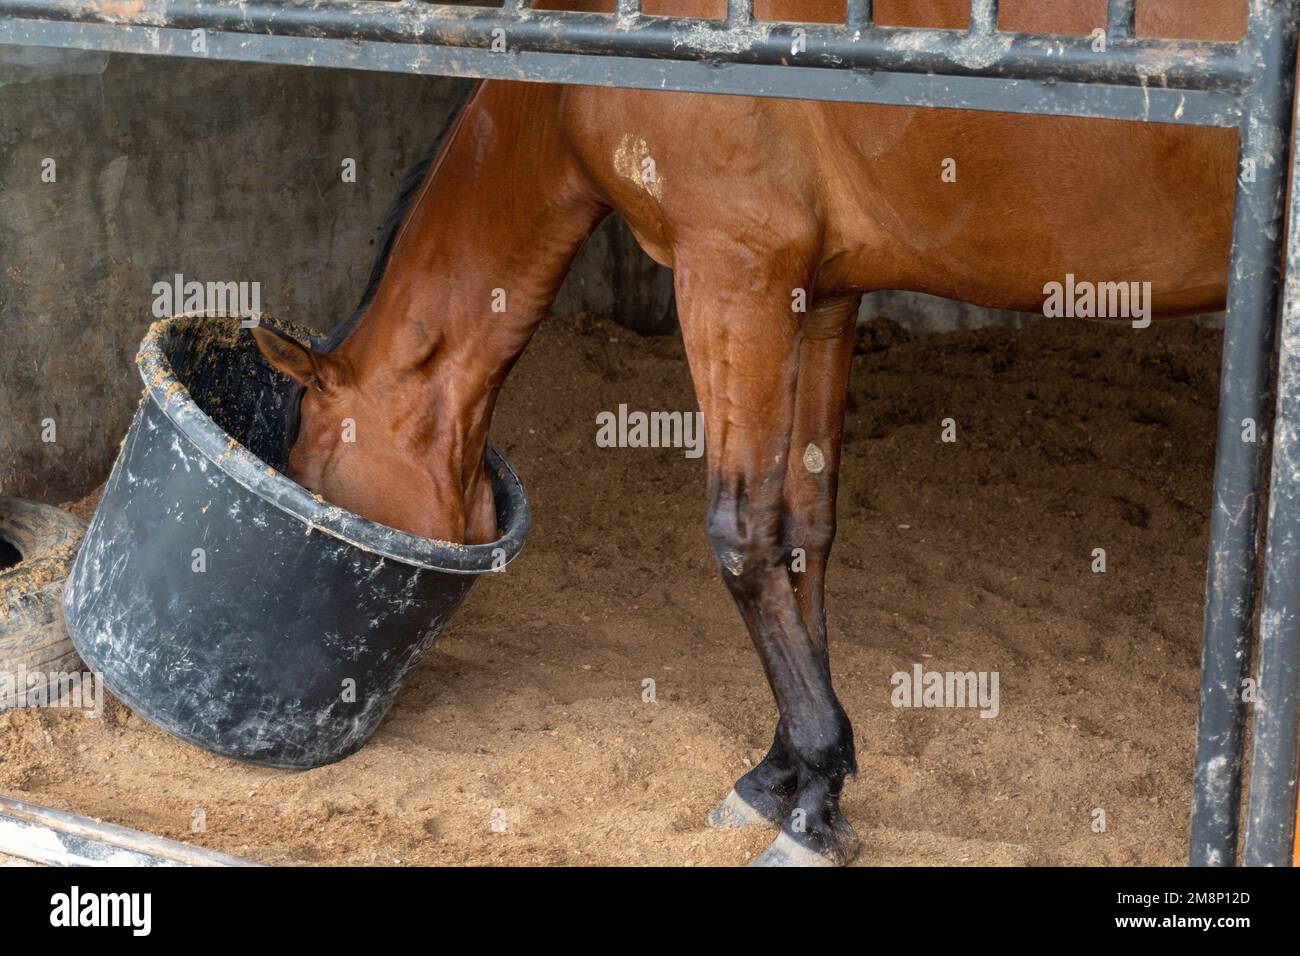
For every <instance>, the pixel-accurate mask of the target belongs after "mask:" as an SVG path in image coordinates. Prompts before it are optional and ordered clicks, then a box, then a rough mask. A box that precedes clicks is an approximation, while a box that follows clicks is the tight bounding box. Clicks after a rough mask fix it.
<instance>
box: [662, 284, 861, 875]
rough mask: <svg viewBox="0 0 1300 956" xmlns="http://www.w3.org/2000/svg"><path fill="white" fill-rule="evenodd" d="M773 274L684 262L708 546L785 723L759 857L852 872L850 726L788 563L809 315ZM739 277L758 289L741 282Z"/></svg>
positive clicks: (685, 325)
mask: <svg viewBox="0 0 1300 956" xmlns="http://www.w3.org/2000/svg"><path fill="white" fill-rule="evenodd" d="M773 275H779V272H777V271H776V270H771V271H770V272H764V273H763V274H760V275H750V276H736V275H734V274H733V275H729V276H728V277H727V279H728V283H719V282H718V281H717V278H718V277H717V276H716V275H709V276H707V279H708V280H709V281H705V279H706V277H705V276H702V275H698V274H696V273H694V272H693V271H692V270H691V269H690V268H689V266H686V265H683V264H681V263H679V267H678V302H679V307H680V308H681V311H682V332H683V337H684V339H685V342H686V348H687V353H688V356H689V358H690V363H691V370H692V374H693V376H694V378H695V382H696V390H697V393H698V396H699V399H700V405H701V408H702V410H703V412H704V416H705V433H706V435H707V436H708V462H709V482H708V485H709V492H708V496H709V503H708V533H709V542H710V544H711V546H712V548H713V552H714V555H715V557H716V559H717V562H718V566H719V568H720V570H721V572H722V577H723V580H724V581H725V582H726V585H727V587H728V589H729V590H730V591H731V594H732V597H733V598H734V600H735V602H736V606H737V608H738V609H739V611H740V614H741V616H742V618H743V619H744V621H745V624H746V626H747V628H748V630H749V634H750V638H751V639H752V641H753V643H754V646H755V648H756V649H757V651H758V653H759V657H760V658H761V659H762V662H763V667H764V670H765V671H766V673H767V678H768V683H769V684H770V686H771V688H772V693H773V695H774V697H775V698H776V704H777V710H778V712H779V715H780V719H779V723H778V728H777V755H776V756H774V757H773V758H772V760H771V762H770V763H769V768H771V769H774V770H777V771H778V774H777V776H779V777H780V778H782V779H783V780H785V781H786V784H785V790H786V795H785V796H783V798H782V799H781V803H782V804H785V805H788V812H785V813H783V814H782V815H781V818H780V819H781V833H780V834H779V835H778V837H777V839H776V841H775V842H774V843H773V845H772V846H771V847H770V848H769V849H768V850H767V851H766V852H765V853H764V854H763V855H762V856H761V857H760V858H759V860H758V861H756V862H759V863H764V864H786V865H790V864H794V865H816V864H828V863H843V862H846V861H847V860H848V859H849V858H851V857H852V856H853V854H854V853H855V852H856V847H857V841H856V837H854V836H853V834H852V830H851V828H849V827H848V826H847V824H845V823H844V821H843V817H842V815H841V814H840V811H839V795H840V791H841V789H842V787H843V782H844V778H845V777H846V776H847V775H848V774H850V773H853V772H855V771H856V761H855V756H854V749H853V730H852V727H851V726H850V724H849V720H848V717H847V715H846V714H845V713H844V709H843V707H841V706H840V702H839V700H838V699H837V698H836V696H835V692H834V690H833V688H832V687H831V677H830V669H829V667H828V665H827V659H826V654H825V641H824V635H823V639H822V640H820V642H819V641H818V640H817V639H815V638H814V635H813V634H812V633H810V630H809V628H808V626H807V624H806V623H805V621H804V611H803V608H802V607H801V602H800V598H799V597H798V595H797V594H796V588H795V584H794V581H793V580H792V574H791V570H790V566H789V564H788V562H787V560H786V552H787V547H786V542H785V529H786V527H787V522H786V520H785V495H784V488H785V485H786V474H787V470H788V468H789V467H790V464H789V463H790V455H791V454H796V453H797V454H799V455H802V454H803V452H804V449H802V448H801V449H798V451H797V452H795V451H794V450H793V449H792V448H791V440H792V437H793V435H794V433H795V421H796V418H797V410H798V408H799V400H798V379H799V362H800V350H801V341H802V336H801V333H800V328H799V326H800V324H801V320H802V317H801V316H798V315H792V313H791V309H790V302H791V294H790V292H791V289H793V288H795V287H796V286H798V285H799V284H800V281H799V280H798V279H797V278H796V279H794V281H791V282H790V283H789V284H788V286H787V285H784V284H781V283H779V282H774V281H773V279H772V276H773ZM737 278H741V279H744V278H748V279H749V280H750V281H749V282H748V283H746V284H743V285H741V286H739V287H737V286H736V285H735V284H732V283H734V282H735V280H736V279H737ZM823 454H824V453H823ZM809 606H810V607H811V605H809ZM781 761H785V762H787V765H786V766H778V763H779V762H781ZM778 789H779V788H773V790H774V792H776V790H778ZM782 809H785V807H782Z"/></svg>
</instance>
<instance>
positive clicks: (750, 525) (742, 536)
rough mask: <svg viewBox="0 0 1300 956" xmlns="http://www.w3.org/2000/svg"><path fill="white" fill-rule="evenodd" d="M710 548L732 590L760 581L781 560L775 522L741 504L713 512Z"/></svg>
mask: <svg viewBox="0 0 1300 956" xmlns="http://www.w3.org/2000/svg"><path fill="white" fill-rule="evenodd" d="M708 522H709V524H708V529H709V545H710V547H712V549H713V557H714V559H715V560H716V561H717V562H718V567H719V569H721V571H722V576H723V578H724V579H725V580H726V581H727V584H728V585H729V586H732V587H735V586H741V585H746V584H749V583H752V582H755V581H757V580H758V579H759V578H760V577H761V576H762V573H763V572H764V571H766V570H769V569H770V568H772V567H773V566H774V565H776V564H777V563H778V562H779V561H780V559H781V546H780V543H779V541H778V535H777V527H776V522H775V521H770V520H766V519H765V517H764V516H763V515H759V514H755V513H754V509H753V508H751V507H748V506H745V505H741V504H737V503H729V504H722V505H715V506H713V507H710V509H709V519H708Z"/></svg>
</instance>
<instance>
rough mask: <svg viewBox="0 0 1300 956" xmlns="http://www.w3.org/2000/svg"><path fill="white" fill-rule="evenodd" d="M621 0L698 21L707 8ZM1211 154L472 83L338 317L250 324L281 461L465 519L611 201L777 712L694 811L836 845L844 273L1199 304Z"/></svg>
mask: <svg viewBox="0 0 1300 956" xmlns="http://www.w3.org/2000/svg"><path fill="white" fill-rule="evenodd" d="M562 5H563V6H566V7H575V8H576V7H579V6H584V5H583V4H578V3H574V4H562ZM593 6H594V5H593ZM1223 6H1229V7H1231V9H1229V10H1226V11H1225V10H1223V9H1222V7H1223ZM876 7H877V11H878V19H879V20H880V21H881V22H882V23H887V24H893V25H908V26H944V27H964V26H965V25H966V23H967V19H968V16H969V0H896V2H892V3H891V2H889V0H877V3H876ZM1105 7H1106V4H1105V0H1095V2H1093V3H1080V2H1077V0H1033V2H1028V0H1025V2H1022V3H1016V2H1014V0H1004V2H1003V9H1004V17H1003V24H1004V27H1005V28H1006V29H1019V30H1031V31H1036V32H1057V33H1075V34H1087V33H1089V32H1090V31H1091V30H1092V29H1094V28H1096V27H1097V26H1099V25H1103V26H1104V23H1105ZM1241 7H1242V9H1238V8H1237V7H1236V6H1233V5H1225V4H1221V3H1219V2H1218V0H1204V2H1191V0H1152V2H1148V3H1145V4H1142V5H1139V9H1140V11H1141V13H1142V17H1143V19H1141V20H1140V21H1139V30H1140V31H1141V32H1143V33H1145V34H1147V35H1159V36H1188V35H1191V33H1190V31H1191V30H1192V29H1195V30H1196V33H1195V35H1196V36H1197V37H1199V38H1204V39H1227V40H1231V39H1236V38H1238V37H1239V36H1240V35H1241V32H1242V28H1243V25H1244V4H1242V5H1241ZM647 8H648V12H652V13H671V14H681V15H692V16H711V17H718V16H721V15H722V14H723V12H724V9H725V4H724V3H723V2H722V0H713V2H705V0H674V2H667V0H665V2H663V3H658V4H655V3H649V4H647ZM757 12H758V15H759V16H760V17H761V18H763V19H773V20H817V21H825V22H831V21H836V20H839V19H840V18H841V17H842V15H843V3H842V0H835V2H823V0H816V2H813V0H805V2H793V0H772V2H767V3H764V2H762V0H760V2H759V3H758V11H757ZM1234 157H1235V139H1234V136H1233V134H1232V133H1231V132H1225V131H1221V130H1204V129H1196V128H1182V127H1160V126H1152V125H1142V124H1132V123H1118V122H1098V121H1085V120H1073V119H1059V118H1044V117H1033V116H1020V115H1004V114H991V113H970V112H959V111H946V110H932V109H930V110H927V109H909V108H902V107H884V106H863V105H846V104H837V103H820V102H800V101H788V100H768V99H752V98H743V97H724V96H705V95H693V94H677V93H662V92H639V91H629V90H612V89H598V88H586V87H561V86H546V85H528V84H514V83H505V82H488V83H484V84H481V85H480V86H478V87H476V88H475V90H474V92H473V94H472V96H471V98H470V100H469V101H468V103H467V105H466V106H465V107H464V108H463V109H462V110H461V112H460V113H459V115H458V117H457V118H456V119H455V121H454V124H453V125H452V127H451V128H450V129H449V131H448V132H447V135H446V138H445V142H444V144H443V145H442V148H441V149H440V151H439V152H438V154H437V156H436V159H435V161H434V163H433V166H432V168H431V169H430V170H429V172H428V174H427V176H426V177H425V178H424V179H423V182H422V185H421V186H420V188H419V191H418V194H416V195H415V196H414V197H413V203H412V205H411V210H410V212H409V214H408V215H407V216H406V218H405V220H404V222H402V225H401V228H400V231H399V232H398V233H397V235H396V236H395V238H394V240H393V242H392V246H391V253H390V254H389V256H388V258H387V262H386V266H384V267H383V271H382V278H380V280H379V281H378V284H377V286H376V287H375V288H374V290H373V295H368V296H367V300H366V307H365V308H364V310H363V312H361V313H359V314H358V317H359V318H360V319H361V320H360V321H359V322H357V323H355V328H353V327H352V326H351V325H349V326H348V329H349V331H350V334H348V335H347V337H346V339H345V340H343V341H342V342H341V343H340V344H338V346H337V348H335V349H334V350H333V351H331V352H328V353H326V352H323V351H322V352H316V351H311V350H308V349H304V348H303V347H301V346H299V345H297V344H296V343H293V342H290V341H289V340H287V339H282V338H279V337H277V336H275V335H273V334H271V333H269V332H267V331H265V330H258V331H257V333H256V334H257V336H258V343H259V345H260V346H261V348H262V350H263V352H264V354H265V355H266V357H267V358H268V359H269V360H270V361H271V362H272V363H273V364H275V365H276V366H278V367H279V368H281V369H282V370H284V371H285V372H287V373H288V374H290V375H292V376H294V377H295V378H296V379H297V380H298V381H299V382H301V383H302V384H303V385H304V386H305V391H304V395H303V399H302V402H301V419H300V425H299V438H298V440H297V442H296V444H295V446H294V448H293V452H292V456H291V459H290V463H291V469H292V470H291V474H292V475H293V477H295V478H296V479H297V480H298V481H300V482H301V483H302V484H304V485H305V486H307V487H308V488H311V489H313V490H315V491H317V492H319V493H320V494H322V495H324V497H326V498H327V499H328V500H330V501H332V502H334V503H337V504H339V505H342V506H343V507H346V508H349V509H351V510H352V511H355V512H358V513H360V514H363V515H365V516H367V517H369V518H372V519H374V520H375V521H379V522H382V523H385V524H388V525H392V526H394V527H397V528H401V529H404V530H406V531H410V532H413V533H416V534H421V535H427V536H431V537H436V538H443V539H449V540H454V541H469V542H483V541H487V540H491V539H492V538H493V537H495V534H496V524H495V518H494V512H493V506H492V497H491V491H490V488H491V485H490V482H489V480H488V476H487V474H486V472H485V465H484V450H485V447H486V444H487V439H488V426H489V423H490V422H491V420H492V411H493V407H494V405H495V403H496V399H497V395H498V393H499V391H500V389H501V386H502V385H503V384H504V382H505V380H506V376H507V374H508V373H509V372H510V369H511V367H512V366H513V365H514V363H515V361H516V359H518V358H519V355H520V353H521V352H522V351H523V349H524V347H525V346H526V345H527V344H528V341H529V338H530V336H531V335H532V333H533V330H534V329H535V328H536V326H537V324H538V322H539V321H540V320H541V318H542V316H543V314H544V313H545V311H546V309H547V306H548V305H549V303H550V302H551V299H552V298H553V296H554V295H555V293H556V291H557V289H558V287H559V285H560V282H561V280H562V279H563V277H564V275H565V272H566V270H567V269H568V267H569V264H570V262H571V260H572V259H573V257H574V254H575V253H576V251H577V250H578V248H579V247H580V246H581V245H582V243H583V241H584V240H585V239H586V238H587V236H588V235H589V234H590V233H591V231H592V230H593V229H594V228H595V227H596V225H597V224H598V223H599V222H600V221H601V219H602V218H603V217H604V216H606V215H607V214H608V213H609V212H610V211H611V210H615V211H617V212H619V213H620V214H621V215H622V216H623V217H624V218H625V219H626V220H627V222H628V223H629V224H630V225H631V228H632V230H633V232H634V233H635V235H636V237H637V239H638V241H639V242H640V243H641V245H642V247H643V248H644V249H645V251H646V252H647V253H648V254H649V255H650V256H652V257H653V258H654V259H655V260H657V261H658V262H660V263H662V264H663V265H666V266H669V267H671V268H672V269H673V270H674V275H675V284H676V294H677V304H678V311H679V314H680V317H681V329H682V336H683V338H684V341H685V346H686V352H687V356H688V359H689V363H690V368H691V373H692V375H693V378H694V381H695V386H696V391H697V395H698V398H699V403H700V407H701V409H702V411H703V413H704V421H705V432H706V434H707V435H708V451H707V462H708V476H709V477H708V521H707V527H708V539H709V542H710V544H711V545H712V548H713V551H714V553H715V555H716V557H717V561H718V564H719V566H720V568H721V571H722V577H723V579H724V580H725V581H726V584H727V586H728V588H729V589H730V590H731V593H732V595H733V596H734V598H735V601H736V604H737V606H738V608H739V609H740V613H741V616H742V617H743V618H744V621H745V624H746V626H747V627H748V629H749V634H750V636H751V638H752V639H753V642H754V645H755V647H756V648H757V650H758V653H759V655H760V656H761V658H762V660H763V665H764V667H765V669H766V672H767V677H768V680H769V682H770V684H771V688H772V692H773V694H774V696H775V698H776V704H777V708H778V711H779V720H778V723H777V728H776V738H775V741H774V743H773V744H772V748H771V751H770V752H769V753H768V755H767V757H766V758H765V759H764V760H763V761H762V762H761V763H760V764H759V765H758V766H756V767H755V768H754V769H753V770H751V771H750V772H749V773H747V774H746V775H745V776H744V777H743V778H741V780H739V781H738V782H737V783H736V785H735V788H734V789H733V791H732V792H731V793H730V794H729V795H728V797H727V799H726V800H724V801H723V803H722V805H721V806H720V807H719V808H718V810H717V811H715V813H714V815H713V817H712V818H711V819H712V821H713V822H714V823H717V824H740V823H751V822H768V823H771V824H774V825H779V826H780V827H781V832H780V833H779V834H778V835H777V837H776V840H775V842H774V843H773V844H772V846H771V847H770V848H769V849H768V850H767V851H766V852H765V853H764V854H763V856H762V857H760V862H764V863H821V862H843V861H845V860H847V859H849V858H850V857H851V856H852V855H853V854H854V853H855V852H856V846H857V840H856V837H855V836H854V834H853V830H852V828H851V827H850V826H849V825H848V823H847V822H846V821H845V820H844V818H843V816H842V815H841V813H840V810H839V795H840V791H841V787H842V786H843V783H844V780H845V777H846V776H847V775H849V774H851V773H853V772H854V771H855V770H856V758H855V751H854V741H853V733H852V729H851V727H850V725H849V720H848V717H847V716H846V715H845V713H844V710H843V709H842V708H841V706H840V703H839V701H838V700H837V699H836V696H835V692H834V691H833V690H832V687H831V675H830V666H829V659H828V655H827V642H826V626H825V613H824V605H823V579H824V575H825V571H826V562H827V558H828V555H829V553H830V548H831V541H832V539H833V537H834V533H835V493H836V483H837V476H838V472H839V464H840V439H841V431H842V424H843V420H844V407H845V397H846V385H847V379H848V376H849V368H850V362H851V358H852V350H853V340H854V336H853V326H854V317H855V316H856V314H857V309H858V304H859V300H860V298H861V296H862V294H863V293H864V292H866V291H869V290H873V289H908V290H915V291H922V292H929V293H935V294H938V295H943V296H948V297H952V298H956V299H963V300H966V301H969V302H974V303H979V304H983V305H988V306H998V307H1003V308H1012V309H1026V310H1037V309H1040V308H1042V305H1043V296H1044V286H1045V285H1046V284H1047V283H1050V282H1063V281H1064V280H1065V277H1066V275H1067V274H1070V273H1073V274H1074V275H1076V276H1078V277H1079V278H1081V279H1087V280H1092V281H1097V282H1101V281H1126V282H1127V281H1139V280H1140V281H1144V282H1150V283H1151V284H1152V285H1151V288H1152V293H1153V299H1154V301H1153V305H1154V310H1155V311H1156V312H1157V313H1158V314H1159V313H1163V314H1166V315H1168V314H1180V313H1188V312H1195V311H1200V310H1212V309H1215V308H1218V307H1221V306H1222V304H1223V300H1224V294H1225V287H1226V280H1227V255H1228V243H1229V234H1230V226H1231V203H1232V195H1233V189H1234V172H1235V159H1234ZM945 172H947V175H945ZM953 173H955V181H953V180H954V176H953ZM801 298H806V303H807V305H806V308H805V309H802V310H801V309H799V303H800V299H801ZM503 304H504V311H501V310H500V309H501V307H502V305H503ZM1135 334H1139V333H1135ZM343 419H352V420H353V422H354V423H355V440H354V441H353V442H348V443H345V442H343V441H341V433H342V428H341V422H342V420H343ZM796 548H798V549H802V554H803V555H804V556H805V560H806V567H805V569H804V570H802V571H800V572H795V571H793V570H792V569H791V555H792V552H793V551H794V549H796Z"/></svg>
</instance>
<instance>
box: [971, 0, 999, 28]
mask: <svg viewBox="0 0 1300 956" xmlns="http://www.w3.org/2000/svg"><path fill="white" fill-rule="evenodd" d="M997 29H998V0H971V2H970V32H971V33H979V34H988V33H996V32H997Z"/></svg>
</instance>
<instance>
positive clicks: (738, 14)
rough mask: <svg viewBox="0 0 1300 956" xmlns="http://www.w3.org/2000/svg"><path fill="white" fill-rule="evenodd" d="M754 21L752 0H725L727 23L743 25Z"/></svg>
mask: <svg viewBox="0 0 1300 956" xmlns="http://www.w3.org/2000/svg"><path fill="white" fill-rule="evenodd" d="M753 22H754V0H727V25H728V26H733V27H734V26H745V25H747V24H750V23H753Z"/></svg>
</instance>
